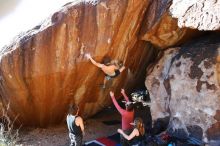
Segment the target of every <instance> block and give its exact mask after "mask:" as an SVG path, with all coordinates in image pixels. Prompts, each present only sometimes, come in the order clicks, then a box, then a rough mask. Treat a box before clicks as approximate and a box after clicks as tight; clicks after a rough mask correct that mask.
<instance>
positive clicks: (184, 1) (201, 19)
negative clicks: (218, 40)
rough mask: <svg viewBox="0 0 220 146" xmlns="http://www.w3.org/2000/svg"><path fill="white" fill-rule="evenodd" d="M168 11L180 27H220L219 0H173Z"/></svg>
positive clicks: (211, 28) (205, 28)
mask: <svg viewBox="0 0 220 146" xmlns="http://www.w3.org/2000/svg"><path fill="white" fill-rule="evenodd" d="M170 12H171V14H172V17H175V18H177V19H178V26H179V27H180V28H182V27H190V28H194V29H198V30H219V29H220V0H173V2H172V5H171V7H170Z"/></svg>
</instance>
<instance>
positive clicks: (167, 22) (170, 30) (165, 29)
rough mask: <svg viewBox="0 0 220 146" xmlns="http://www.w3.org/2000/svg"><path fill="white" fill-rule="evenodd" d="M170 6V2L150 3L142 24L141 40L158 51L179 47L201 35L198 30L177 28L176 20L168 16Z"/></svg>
mask: <svg viewBox="0 0 220 146" xmlns="http://www.w3.org/2000/svg"><path fill="white" fill-rule="evenodd" d="M170 4H171V1H170V0H163V1H160V0H153V1H151V3H150V4H149V6H148V7H149V9H147V11H146V13H145V16H144V20H143V22H142V27H141V31H140V37H141V39H142V40H145V41H149V42H151V43H152V44H154V45H155V46H157V47H158V48H160V49H166V48H168V47H171V46H174V45H179V44H181V43H184V42H186V41H187V40H190V39H191V38H193V37H195V36H198V35H200V34H201V32H198V30H193V29H189V28H180V27H178V25H177V20H176V19H175V18H172V16H171V15H170V12H169V7H170Z"/></svg>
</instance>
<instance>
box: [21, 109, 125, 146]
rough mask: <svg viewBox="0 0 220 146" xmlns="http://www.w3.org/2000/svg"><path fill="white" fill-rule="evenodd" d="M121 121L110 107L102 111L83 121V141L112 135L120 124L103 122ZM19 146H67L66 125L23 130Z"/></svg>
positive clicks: (118, 115)
mask: <svg viewBox="0 0 220 146" xmlns="http://www.w3.org/2000/svg"><path fill="white" fill-rule="evenodd" d="M112 120H117V121H120V120H121V116H120V114H119V113H118V112H117V111H116V110H115V109H113V108H112V107H109V108H106V109H104V110H103V111H102V112H100V113H98V114H97V115H96V116H94V117H93V118H90V119H88V120H85V121H84V124H85V136H84V138H83V141H84V142H86V141H90V140H94V139H96V138H99V137H105V136H110V135H113V134H115V133H116V132H117V128H120V127H121V124H115V125H106V124H104V123H103V121H112ZM19 133H20V134H19V138H20V140H19V142H18V145H19V146H69V138H68V129H67V125H66V123H63V124H61V125H58V126H55V127H49V128H46V129H43V128H35V129H34V128H25V129H21V130H20V132H19Z"/></svg>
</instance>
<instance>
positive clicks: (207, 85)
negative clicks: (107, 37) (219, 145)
mask: <svg viewBox="0 0 220 146" xmlns="http://www.w3.org/2000/svg"><path fill="white" fill-rule="evenodd" d="M219 37H220V35H219V34H218V35H217V34H216V35H214V36H207V37H201V38H198V39H196V40H194V41H191V42H190V43H188V44H185V45H183V46H181V47H179V48H170V49H168V50H166V51H165V52H164V54H162V55H161V56H162V57H161V58H160V59H159V61H158V62H157V63H156V64H154V65H153V67H149V68H148V69H147V71H148V75H147V78H146V82H145V84H146V86H147V88H148V90H149V93H150V97H151V102H152V105H151V113H152V118H153V120H156V119H157V118H163V117H166V116H171V117H178V118H179V119H180V120H181V121H182V122H183V123H184V124H185V125H186V126H188V125H197V126H200V127H201V128H202V129H203V136H204V139H205V138H208V140H213V139H215V138H216V137H218V138H219V137H220V133H219V131H220V126H219V125H220V119H219V113H220V112H219V110H220V86H219V85H220V84H219V75H220V74H219V73H220V72H219V69H220V66H219V56H220V52H219V46H220V40H219Z"/></svg>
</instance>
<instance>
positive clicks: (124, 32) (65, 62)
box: [0, 0, 154, 126]
mask: <svg viewBox="0 0 220 146" xmlns="http://www.w3.org/2000/svg"><path fill="white" fill-rule="evenodd" d="M148 3H149V1H148V0H141V1H135V2H134V1H133V0H111V1H107V0H103V1H100V2H99V3H98V4H97V5H92V4H87V3H77V2H73V3H69V4H67V5H66V6H64V7H63V8H62V9H61V10H60V11H58V12H56V13H54V14H53V15H52V16H51V17H49V18H48V19H47V20H45V21H44V22H43V23H42V24H40V25H38V26H36V27H35V28H33V29H32V30H29V31H27V32H25V33H22V34H20V35H19V36H18V37H17V38H15V40H14V41H13V43H12V44H11V45H9V46H7V47H4V48H3V49H2V50H1V54H0V56H1V57H0V75H1V80H0V83H1V85H0V87H1V88H0V94H1V99H2V101H3V105H7V104H8V103H10V109H11V111H10V113H9V114H10V116H14V117H15V116H18V121H20V122H21V123H22V125H24V126H25V125H35V126H46V125H49V124H56V123H60V122H61V121H62V120H63V119H64V116H65V113H66V111H67V108H68V105H69V103H75V104H78V105H79V106H80V112H81V114H82V116H83V117H85V118H86V117H90V116H92V115H94V114H95V113H97V112H98V111H100V110H101V109H102V108H103V107H105V106H108V105H110V104H111V103H112V102H111V99H110V97H109V91H110V90H113V91H115V92H116V96H119V94H118V95H117V93H119V91H120V89H121V88H122V87H123V88H127V89H129V88H132V87H134V86H136V85H137V82H138V81H140V78H141V77H143V76H144V74H145V68H146V65H147V64H148V61H149V60H150V59H151V58H152V57H153V56H154V55H152V54H154V49H153V47H152V46H151V45H150V44H149V43H147V42H145V41H140V40H138V35H137V33H138V31H139V29H140V23H141V21H142V20H143V17H144V12H145V10H146V8H147V6H148ZM85 53H91V55H92V56H93V57H94V59H95V60H97V61H99V62H100V61H101V60H102V59H103V58H104V56H110V57H111V58H112V59H118V60H123V61H124V64H125V66H126V67H127V69H126V71H124V72H123V73H122V74H121V75H120V76H119V77H117V78H115V79H114V80H112V81H111V82H108V85H107V88H106V89H102V88H100V86H99V84H101V83H103V79H104V74H103V73H102V72H101V71H100V69H98V68H97V67H95V66H94V65H92V64H91V63H90V62H89V61H88V60H86V58H85ZM143 62H144V63H143ZM142 82H143V80H142Z"/></svg>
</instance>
